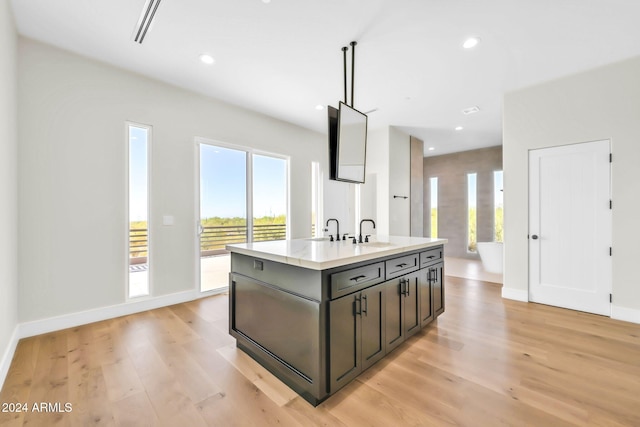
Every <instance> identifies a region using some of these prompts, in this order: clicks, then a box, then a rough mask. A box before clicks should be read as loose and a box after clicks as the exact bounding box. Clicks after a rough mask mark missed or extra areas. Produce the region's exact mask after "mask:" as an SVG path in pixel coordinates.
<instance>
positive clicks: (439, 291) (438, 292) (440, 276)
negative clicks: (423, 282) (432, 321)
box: [429, 262, 444, 316]
mask: <svg viewBox="0 0 640 427" xmlns="http://www.w3.org/2000/svg"><path fill="white" fill-rule="evenodd" d="M429 272H430V276H429V280H430V283H431V289H432V295H433V304H432V307H433V314H434V315H435V316H439V315H440V314H442V313H444V286H443V283H444V262H439V263H437V264H435V265H433V266H432V267H429Z"/></svg>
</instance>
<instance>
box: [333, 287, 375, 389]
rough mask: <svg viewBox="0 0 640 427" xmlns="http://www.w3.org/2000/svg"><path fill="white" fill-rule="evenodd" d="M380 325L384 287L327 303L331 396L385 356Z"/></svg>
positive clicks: (370, 289)
mask: <svg viewBox="0 0 640 427" xmlns="http://www.w3.org/2000/svg"><path fill="white" fill-rule="evenodd" d="M384 325H385V287H384V284H380V285H376V286H373V287H371V288H367V289H365V290H363V291H361V292H356V293H355V294H351V295H347V296H344V297H341V298H338V299H335V300H333V301H331V302H330V303H329V337H330V341H329V366H330V368H329V375H330V380H329V388H330V392H331V393H333V392H335V391H336V390H338V389H339V388H340V387H342V386H343V385H344V384H346V383H348V382H349V381H351V380H352V379H353V378H355V377H356V376H358V374H359V373H360V372H362V371H363V370H365V369H367V368H368V367H369V366H371V365H373V364H374V363H375V362H377V361H378V360H380V359H381V358H382V357H383V356H384V355H385V327H384Z"/></svg>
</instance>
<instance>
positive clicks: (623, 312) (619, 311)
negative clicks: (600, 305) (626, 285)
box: [611, 304, 640, 323]
mask: <svg viewBox="0 0 640 427" xmlns="http://www.w3.org/2000/svg"><path fill="white" fill-rule="evenodd" d="M611 318H612V319H616V320H624V321H625V322H631V323H640V310H636V309H633V308H627V307H620V306H618V305H613V304H611Z"/></svg>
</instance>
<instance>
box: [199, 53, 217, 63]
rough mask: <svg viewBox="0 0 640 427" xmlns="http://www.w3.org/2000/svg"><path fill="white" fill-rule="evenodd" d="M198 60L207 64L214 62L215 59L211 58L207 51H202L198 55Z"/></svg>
mask: <svg viewBox="0 0 640 427" xmlns="http://www.w3.org/2000/svg"><path fill="white" fill-rule="evenodd" d="M200 61H202V63H203V64H207V65H211V64H213V63H214V62H216V60H215V59H213V56H211V55H209V54H207V53H203V54H202V55H200Z"/></svg>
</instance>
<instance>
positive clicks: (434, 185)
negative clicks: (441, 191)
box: [429, 177, 438, 239]
mask: <svg viewBox="0 0 640 427" xmlns="http://www.w3.org/2000/svg"><path fill="white" fill-rule="evenodd" d="M429 182H430V184H431V237H432V238H434V239H435V238H437V237H438V178H437V177H432V178H430V179H429Z"/></svg>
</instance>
